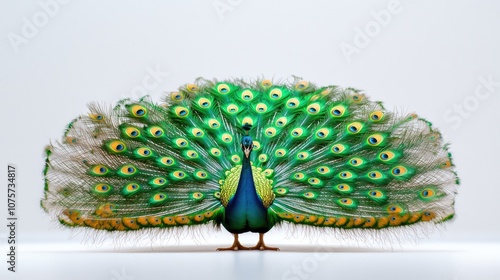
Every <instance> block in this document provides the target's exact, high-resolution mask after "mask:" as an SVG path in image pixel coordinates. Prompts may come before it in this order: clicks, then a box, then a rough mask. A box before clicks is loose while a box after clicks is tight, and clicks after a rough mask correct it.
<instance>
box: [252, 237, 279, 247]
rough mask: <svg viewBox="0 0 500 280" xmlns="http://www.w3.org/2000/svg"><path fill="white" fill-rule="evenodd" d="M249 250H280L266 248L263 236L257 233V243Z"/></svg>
mask: <svg viewBox="0 0 500 280" xmlns="http://www.w3.org/2000/svg"><path fill="white" fill-rule="evenodd" d="M250 249H251V250H261V251H264V250H271V251H279V250H280V249H279V248H275V247H268V246H266V244H265V243H264V234H263V233H259V242H258V243H257V245H255V246H254V247H250Z"/></svg>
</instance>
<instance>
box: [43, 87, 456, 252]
mask: <svg viewBox="0 0 500 280" xmlns="http://www.w3.org/2000/svg"><path fill="white" fill-rule="evenodd" d="M89 110H90V112H89V114H88V115H83V116H79V117H78V118H77V119H75V120H74V121H72V122H71V123H70V124H69V125H68V127H67V129H66V131H65V133H64V136H63V138H62V141H60V142H57V143H56V144H54V145H51V146H49V147H48V148H47V150H46V154H47V159H46V166H45V169H44V176H45V198H44V199H43V200H42V206H43V208H44V209H45V210H46V211H48V212H50V213H53V214H54V215H56V216H57V217H58V219H59V220H60V222H61V223H62V224H64V225H67V226H82V227H90V228H94V229H99V230H107V231H130V230H139V229H144V228H151V227H159V228H171V227H176V226H185V225H189V226H195V225H216V226H219V225H223V226H224V227H225V228H226V229H228V230H229V231H230V232H232V233H234V234H235V243H233V246H232V247H230V249H248V248H247V247H243V246H241V245H240V244H239V242H238V240H237V234H239V233H242V232H246V231H253V232H258V233H260V234H261V240H260V241H259V244H258V245H257V246H256V247H253V248H255V249H273V248H270V247H267V246H265V245H264V243H263V240H262V236H263V234H264V233H265V232H267V231H268V230H270V229H271V228H272V227H273V226H274V225H276V224H278V223H284V222H286V223H290V224H292V225H293V224H302V225H306V226H310V227H313V228H332V230H333V229H335V228H342V229H354V228H371V229H382V228H391V227H398V226H409V225H412V224H415V223H424V222H426V223H440V222H444V221H447V220H450V219H451V218H452V217H453V215H454V208H453V206H454V196H455V194H456V190H457V186H458V184H459V179H458V177H457V175H456V173H455V172H454V165H453V163H452V157H451V154H450V153H449V152H448V145H447V144H445V143H443V140H442V138H441V134H440V133H439V131H438V130H437V129H435V128H433V127H432V125H431V123H430V122H428V121H426V120H425V119H422V118H420V117H418V116H417V115H415V114H408V115H400V114H398V113H395V112H391V111H388V110H386V109H385V108H384V107H383V105H382V103H380V102H373V101H370V100H369V98H368V97H367V96H365V95H364V94H363V93H362V92H360V91H359V90H356V89H352V88H340V87H337V86H326V87H319V86H316V85H314V84H312V83H310V82H307V81H303V80H300V79H297V78H296V79H295V81H294V82H293V83H290V84H288V83H282V84H275V83H273V82H272V81H271V80H267V79H265V80H256V81H252V82H245V81H243V80H233V81H220V82H219V81H210V80H204V79H198V80H197V81H196V82H195V83H192V84H186V85H184V86H182V87H181V88H179V90H178V91H175V92H172V93H170V94H169V95H168V96H166V98H165V100H164V102H163V103H160V104H157V103H155V102H153V101H151V100H150V99H149V98H148V97H145V98H142V99H140V100H127V99H126V100H122V101H120V102H118V104H117V105H116V106H115V107H114V108H107V107H105V106H102V105H99V104H97V103H94V104H91V105H89ZM261 241H262V242H261Z"/></svg>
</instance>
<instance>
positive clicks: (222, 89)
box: [217, 84, 230, 94]
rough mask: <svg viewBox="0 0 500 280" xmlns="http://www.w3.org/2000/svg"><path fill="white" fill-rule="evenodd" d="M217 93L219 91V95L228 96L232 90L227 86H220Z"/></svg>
mask: <svg viewBox="0 0 500 280" xmlns="http://www.w3.org/2000/svg"><path fill="white" fill-rule="evenodd" d="M217 91H219V93H222V94H226V93H229V91H230V88H229V86H228V85H227V84H220V85H218V86H217Z"/></svg>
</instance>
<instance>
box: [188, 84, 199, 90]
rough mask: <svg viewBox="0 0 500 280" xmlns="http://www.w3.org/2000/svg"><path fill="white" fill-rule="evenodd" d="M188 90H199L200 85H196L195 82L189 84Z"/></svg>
mask: <svg viewBox="0 0 500 280" xmlns="http://www.w3.org/2000/svg"><path fill="white" fill-rule="evenodd" d="M186 88H187V90H188V91H190V92H195V91H198V86H197V85H195V84H188V85H187V86H186Z"/></svg>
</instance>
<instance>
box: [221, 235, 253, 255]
mask: <svg viewBox="0 0 500 280" xmlns="http://www.w3.org/2000/svg"><path fill="white" fill-rule="evenodd" d="M233 235H234V242H233V245H231V247H227V248H217V251H239V250H252V248H250V247H245V246H243V245H241V244H240V242H239V241H238V234H233Z"/></svg>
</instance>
